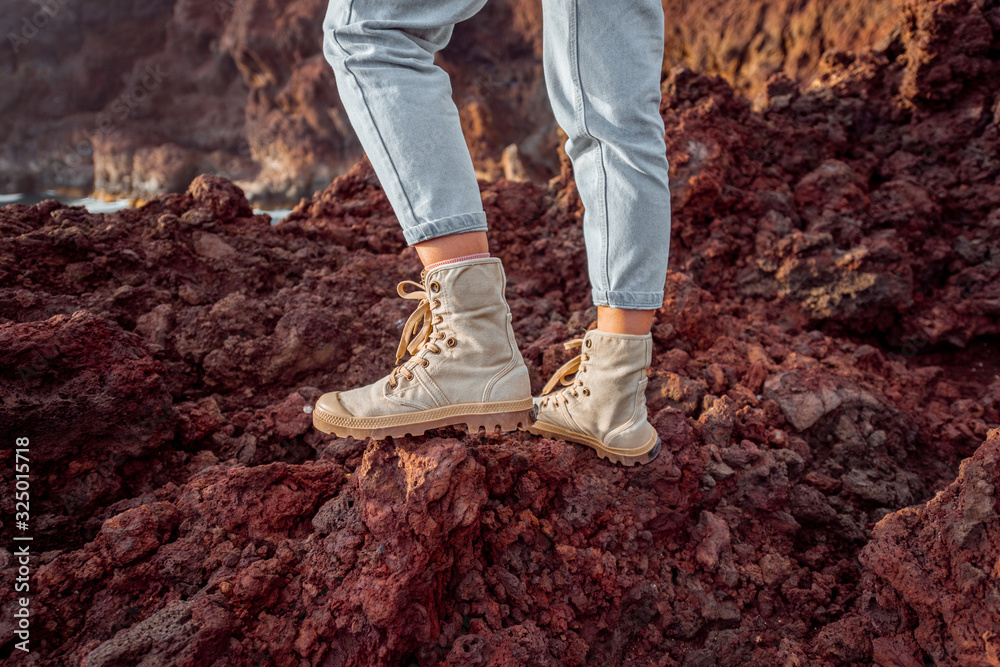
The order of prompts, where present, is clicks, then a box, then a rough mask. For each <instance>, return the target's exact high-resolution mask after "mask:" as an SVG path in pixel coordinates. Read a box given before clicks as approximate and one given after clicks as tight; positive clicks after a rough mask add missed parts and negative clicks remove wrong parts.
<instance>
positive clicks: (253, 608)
mask: <svg viewBox="0 0 1000 667" xmlns="http://www.w3.org/2000/svg"><path fill="white" fill-rule="evenodd" d="M910 7H911V8H913V7H916V8H917V9H915V10H914V14H913V16H912V18H913V20H912V22H910V23H909V24H907V27H906V29H905V30H900V31H899V32H898V33H897V34H895V35H894V36H892V37H891V38H888V39H887V40H886V41H885V43H884V44H883V45H882V47H881V48H879V49H869V50H865V51H860V52H854V53H846V52H841V53H833V54H830V55H829V56H828V57H826V58H823V59H821V60H820V61H819V62H818V64H817V68H818V69H817V72H818V75H819V79H818V80H817V83H816V84H815V85H814V86H813V87H812V88H811V89H810V90H809V91H806V92H802V91H800V89H799V86H798V84H797V82H795V81H794V80H792V79H791V78H788V77H786V76H782V75H777V76H773V77H771V78H769V79H768V81H767V82H766V84H765V85H763V87H762V88H761V90H762V93H761V95H760V97H759V99H757V101H756V103H751V102H750V101H748V100H747V99H746V98H745V97H743V96H741V95H739V94H737V93H736V92H735V91H734V90H733V88H732V87H731V86H730V85H729V84H728V83H727V82H725V81H724V80H722V79H720V78H713V77H710V76H707V75H705V74H699V73H696V72H694V71H691V70H688V69H683V68H678V69H674V70H671V72H670V73H669V75H668V76H667V77H666V78H665V80H664V84H663V92H664V97H663V105H662V113H663V117H664V120H665V123H666V127H667V139H668V152H669V158H670V161H671V178H672V188H673V195H674V197H673V220H672V221H673V236H672V245H671V258H670V262H671V272H670V274H669V276H668V279H667V285H666V298H665V300H664V306H663V309H662V311H661V313H660V315H659V317H658V320H657V324H656V326H655V329H654V337H655V340H656V347H655V351H654V358H653V368H652V370H651V378H650V384H649V389H648V395H647V400H648V404H649V406H650V411H651V415H652V420H653V423H654V425H655V426H656V428H657V429H658V431H659V433H660V436H661V437H662V439H663V442H664V448H663V452H662V454H661V455H660V457H659V458H658V459H657V460H656V461H655V462H654V463H652V464H650V465H648V466H644V467H640V468H632V469H622V468H615V467H611V466H609V465H607V464H606V463H605V462H600V461H598V460H597V459H596V458H595V457H593V456H592V455H591V453H590V452H589V451H588V450H585V449H584V448H580V447H577V446H574V445H568V444H564V443H561V442H558V441H552V440H546V439H541V438H538V437H535V436H531V435H529V434H524V433H515V434H508V435H499V434H467V433H465V432H464V431H463V430H461V429H446V430H440V431H436V432H432V433H429V434H427V435H426V436H424V437H420V438H409V439H399V440H395V441H386V442H383V443H381V444H368V443H365V442H357V441H354V440H352V439H336V438H333V437H331V436H325V435H323V434H320V433H318V432H316V431H315V430H314V429H313V428H312V427H311V417H310V415H309V413H308V409H309V406H310V405H311V403H312V402H313V401H314V400H315V399H316V398H317V397H318V396H319V394H320V393H322V392H323V391H327V390H330V389H334V388H341V387H349V386H355V385H357V384H359V383H363V382H369V381H372V380H374V379H376V378H378V377H380V376H382V375H383V374H384V373H385V372H386V371H387V370H388V369H389V368H390V367H391V364H392V358H393V351H394V350H395V346H396V344H397V342H398V336H399V327H401V325H402V320H403V319H404V318H405V317H406V316H407V315H408V313H409V311H410V305H407V303H406V302H405V301H403V300H401V299H398V298H397V297H396V295H395V284H396V282H398V281H400V280H403V279H413V278H414V277H415V275H416V274H417V272H418V271H419V263H418V262H417V259H416V257H415V255H414V253H413V252H412V251H411V250H409V249H407V248H405V246H404V245H403V242H402V238H401V235H400V234H399V231H398V226H397V224H396V221H395V219H394V217H393V215H392V212H391V209H390V208H389V205H388V203H387V202H386V200H385V198H384V196H383V194H382V191H381V189H380V187H379V185H378V182H377V179H376V178H375V177H374V174H373V173H372V171H371V169H370V167H369V166H368V165H367V163H365V162H361V163H358V164H357V165H355V166H354V168H353V169H351V170H350V172H348V173H347V174H345V175H343V176H341V177H340V178H338V179H337V180H336V181H334V183H333V184H332V185H331V186H330V187H329V188H326V189H325V190H323V191H321V192H317V193H316V194H315V195H313V196H312V197H310V198H308V199H307V200H305V201H304V202H303V203H302V204H300V205H299V206H298V207H297V208H296V210H295V212H294V213H293V214H292V215H291V216H289V217H288V218H287V219H286V220H284V221H282V222H281V223H280V224H277V225H274V226H272V225H271V224H270V220H269V219H268V217H267V216H262V215H258V216H254V215H253V213H252V210H251V208H250V206H249V204H248V203H247V200H246V199H245V197H244V193H243V192H241V191H240V190H239V189H238V188H237V187H235V186H234V185H232V184H231V183H230V182H228V181H226V180H225V179H221V178H217V177H205V176H202V177H199V178H197V179H195V180H194V182H193V183H191V185H190V187H188V188H187V191H186V192H185V193H184V194H168V195H162V196H158V197H156V198H154V199H153V200H151V201H150V202H149V203H147V204H146V205H145V206H143V207H142V208H139V209H135V210H127V211H122V212H119V213H114V214H107V215H99V214H90V213H88V212H86V211H85V210H84V209H82V208H68V207H64V206H61V205H59V204H58V203H56V202H53V201H48V202H43V203H41V204H38V205H37V206H33V207H26V206H7V207H5V208H2V209H0V377H2V382H0V424H2V425H3V431H4V432H5V433H10V434H11V435H12V436H18V437H22V436H23V437H30V439H31V465H32V472H33V481H32V505H31V510H32V522H33V523H32V532H33V534H34V535H35V542H34V543H33V545H34V547H35V549H36V552H37V554H38V557H37V559H36V560H35V561H34V562H33V567H34V570H33V577H32V580H31V583H32V590H33V591H34V597H33V601H32V604H33V609H34V610H35V612H36V614H37V615H36V616H35V618H34V622H33V630H34V634H33V636H32V641H33V646H34V648H35V651H34V652H33V653H32V654H31V655H30V656H27V657H25V656H21V655H19V654H17V652H15V651H14V650H13V642H12V641H11V642H9V643H7V644H6V645H4V646H3V647H2V649H0V660H3V661H4V664H11V665H13V664H18V665H20V664H37V665H42V664H45V665H49V664H65V665H86V666H87V667H95V666H97V665H123V664H140V662H142V661H143V660H145V661H146V662H145V663H142V664H158V665H161V664H162V665H192V666H193V665H217V666H221V665H258V664H274V665H306V664H308V665H329V666H334V665H396V664H402V665H420V666H421V667H424V666H427V665H455V666H457V665H490V666H500V665H590V664H609V665H686V666H695V665H743V664H749V663H754V664H760V665H781V666H786V667H789V666H795V665H830V666H833V665H851V664H868V663H875V664H879V665H893V666H897V665H899V666H909V665H914V666H921V665H926V664H934V665H955V666H958V665H962V666H966V665H970V666H984V667H985V666H987V665H998V664H1000V537H998V536H1000V506H998V498H1000V430H998V427H1000V353H998V348H997V342H998V339H1000V320H998V315H1000V279H998V278H1000V256H998V254H997V253H998V251H997V247H998V245H997V240H998V238H1000V231H998V227H1000V161H998V159H997V155H998V154H1000V106H998V105H1000V101H998V98H997V85H996V81H998V80H1000V78H998V74H1000V71H998V70H1000V65H998V63H1000V7H998V4H997V2H995V1H974V0H950V1H948V2H939V3H922V4H921V5H919V6H917V5H911V6H910ZM482 188H483V201H484V205H485V207H486V211H487V215H488V218H489V220H490V224H491V227H492V229H493V232H492V246H493V248H494V250H495V252H496V254H498V255H499V256H500V257H502V258H503V260H504V263H505V266H506V268H507V272H508V278H509V285H508V300H509V302H510V304H511V308H512V310H513V312H514V325H515V332H516V334H517V336H518V338H519V341H520V343H521V346H522V350H523V352H524V356H525V359H526V362H527V363H528V365H529V368H530V370H531V373H532V380H533V387H534V389H535V390H536V391H537V390H538V389H540V387H541V385H542V383H543V382H544V381H545V379H547V378H548V376H549V374H551V373H552V372H553V371H554V370H555V369H556V368H557V367H558V366H559V365H560V364H561V363H562V362H563V361H565V359H566V355H565V351H564V350H563V348H562V345H561V343H562V341H564V340H566V339H568V338H570V337H574V336H576V335H579V334H580V333H581V332H582V331H583V330H584V329H585V328H586V327H587V326H588V325H589V324H590V322H591V321H592V319H593V317H594V311H593V309H592V308H591V307H590V305H589V303H588V297H589V290H588V289H587V286H586V276H585V273H584V262H583V257H584V248H583V242H582V233H581V231H580V228H579V220H580V214H581V206H580V202H579V198H578V197H577V194H576V190H575V185H574V183H573V180H572V177H571V174H570V173H569V171H568V169H567V167H566V164H565V161H563V163H562V170H561V172H560V173H559V175H558V176H557V177H555V178H553V179H552V180H551V181H549V182H548V183H547V184H546V185H539V184H536V183H533V182H531V181H525V182H514V181H509V180H504V179H499V180H494V181H492V182H485V181H484V182H483V184H482ZM411 305H412V304H411ZM11 441H12V439H11V438H10V437H8V438H7V441H6V442H7V445H6V446H5V448H4V449H3V450H0V455H2V456H3V457H4V460H5V465H4V466H3V473H2V476H3V479H2V482H0V484H2V486H0V488H2V489H4V491H3V494H2V495H0V504H2V509H3V513H4V514H3V515H4V517H10V516H12V515H13V511H14V499H13V497H12V494H11V493H10V492H9V491H8V489H11V488H13V478H12V472H11V471H12V463H13V450H12V448H11V446H10V443H11ZM12 532H13V531H12V526H11V524H10V523H9V521H8V520H7V519H6V518H5V519H4V534H5V535H8V536H9V535H10V534H11V533H12ZM11 543H12V542H11V541H10V540H9V539H7V540H6V544H11ZM0 566H2V568H3V569H4V578H5V580H13V578H14V576H15V573H16V561H15V559H14V558H13V557H12V556H11V554H10V551H9V550H7V551H0ZM12 598H13V592H12V591H11V590H10V589H9V588H8V589H4V590H0V604H2V607H3V609H4V613H3V614H2V621H0V624H2V630H3V635H2V636H4V637H5V638H6V637H11V636H12V625H11V623H12V621H11V619H12V609H13V604H14V601H13V599H12Z"/></svg>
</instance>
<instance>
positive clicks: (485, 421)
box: [466, 408, 535, 433]
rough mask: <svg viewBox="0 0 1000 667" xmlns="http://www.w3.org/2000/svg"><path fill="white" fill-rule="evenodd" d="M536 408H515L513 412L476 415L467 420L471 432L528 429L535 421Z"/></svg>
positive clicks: (505, 431) (502, 431)
mask: <svg viewBox="0 0 1000 667" xmlns="http://www.w3.org/2000/svg"><path fill="white" fill-rule="evenodd" d="M534 413H535V409H534V408H531V409H530V410H515V411H513V412H496V413H494V414H491V415H476V416H475V418H472V419H470V420H469V421H468V422H466V428H468V429H469V433H478V432H479V431H481V430H485V431H486V432H487V433H492V432H494V431H496V430H497V429H500V432H501V433H509V432H511V431H517V430H519V429H527V428H528V427H530V426H531V425H532V424H533V423H534V422H535V416H534Z"/></svg>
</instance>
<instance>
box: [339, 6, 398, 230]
mask: <svg viewBox="0 0 1000 667" xmlns="http://www.w3.org/2000/svg"><path fill="white" fill-rule="evenodd" d="M353 14H354V0H351V2H350V4H349V5H348V6H347V21H346V24H350V22H351V16H353ZM339 31H340V27H339V26H338V27H336V28H334V29H333V30H331V31H330V33H331V36H332V37H333V41H334V42H336V44H337V46H338V47H339V48H340V50H341V51H342V52H343V53H345V54H346V56H345V57H344V70H345V71H346V72H347V73H348V74H350V75H351V80H353V81H354V86H355V88H357V89H358V94H359V95H360V97H361V100H362V101H363V102H364V105H365V113H367V114H368V120H369V121H370V122H371V124H372V127H373V128H375V135H376V136H377V137H378V141H379V144H380V145H381V148H382V152H383V153H384V154H385V159H386V161H387V162H388V163H389V166H390V167H392V175H393V177H394V178H395V179H396V185H397V186H398V187H399V191H400V192H401V193H402V195H403V199H404V200H405V201H406V206H407V209H408V211H407V213H408V214H409V217H410V220H412V221H413V222H414V223H416V222H417V216H416V214H415V213H414V212H413V203H412V202H410V195H409V194H407V192H406V188H404V187H403V179H402V178H401V177H400V175H399V170H398V169H397V168H396V165H395V163H394V162H393V161H392V154H390V153H389V149H388V148H386V145H385V138H384V137H383V136H382V132H381V131H380V130H379V128H378V124H377V123H376V122H375V115H374V114H373V113H372V110H371V106H370V105H369V104H368V97H367V96H366V95H365V89H364V87H362V85H361V83H360V82H359V81H358V77H357V75H355V74H354V72H353V71H352V70H351V68H350V66H349V65H348V59H349V58H350V56H351V55H352V54H351V52H350V51H348V50H347V49H346V48H345V47H344V45H343V44H341V42H340V40H339V39H338V38H337V32H339Z"/></svg>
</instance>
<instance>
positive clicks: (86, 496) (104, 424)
mask: <svg viewBox="0 0 1000 667" xmlns="http://www.w3.org/2000/svg"><path fill="white" fill-rule="evenodd" d="M163 373H164V367H163V364H162V363H161V362H159V361H156V360H155V359H154V358H153V354H152V351H151V350H150V349H149V347H148V345H147V343H146V341H145V340H144V339H143V338H142V337H141V336H138V335H136V334H134V333H130V332H126V331H122V329H121V327H120V326H119V325H118V324H117V323H115V322H113V321H109V320H107V319H105V318H102V317H98V316H97V315H94V314H93V313H91V312H88V311H86V310H80V311H77V312H75V313H74V314H73V315H72V316H67V315H55V316H53V317H51V318H50V319H48V320H44V321H38V322H27V323H23V324H19V323H13V322H11V323H7V324H2V325H0V375H2V377H3V383H2V388H0V424H3V425H4V432H5V433H8V434H9V438H8V440H9V442H8V446H7V447H6V448H5V450H4V457H5V459H6V460H7V461H8V463H9V465H7V466H5V472H4V477H5V479H4V482H5V483H6V484H7V485H8V488H13V485H14V470H15V468H14V463H15V457H14V450H13V439H14V438H28V439H29V445H28V454H27V461H26V462H28V463H29V469H30V473H31V475H32V478H33V479H35V480H39V482H40V483H36V484H33V485H32V490H31V503H30V505H31V508H32V515H31V516H32V519H33V522H32V527H31V528H32V534H33V535H34V537H35V538H36V540H38V543H39V544H41V545H44V546H54V545H55V544H56V543H62V544H71V543H73V542H74V541H75V540H79V539H80V538H81V537H83V534H82V533H81V532H80V529H81V528H82V525H81V524H82V522H83V521H84V520H86V519H88V518H89V517H90V516H91V515H92V514H93V513H94V512H95V510H96V509H97V508H98V507H101V506H104V505H107V504H109V503H110V502H113V501H115V500H118V499H119V498H127V497H131V496H133V495H136V494H137V493H141V492H142V491H143V490H144V489H143V481H144V480H143V479H142V478H144V477H145V476H146V475H145V474H137V472H138V469H139V468H145V467H147V465H148V464H144V463H139V461H140V460H141V459H143V458H144V457H146V456H149V455H150V454H153V453H154V452H157V451H160V450H161V449H162V448H163V447H164V445H165V444H166V443H167V442H169V441H170V440H171V439H172V438H173V436H174V429H175V424H176V421H177V413H176V410H175V409H174V406H173V401H172V400H171V397H170V394H169V393H168V392H167V388H166V385H165V383H164V381H163ZM21 462H25V460H24V459H21ZM43 480H44V481H43ZM3 503H4V507H5V509H7V510H9V511H10V512H13V511H14V498H13V496H12V495H5V497H4V501H3Z"/></svg>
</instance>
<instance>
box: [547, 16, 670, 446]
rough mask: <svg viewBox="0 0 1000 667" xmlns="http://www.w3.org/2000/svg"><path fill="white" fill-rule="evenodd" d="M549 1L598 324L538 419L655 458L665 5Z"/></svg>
mask: <svg viewBox="0 0 1000 667" xmlns="http://www.w3.org/2000/svg"><path fill="white" fill-rule="evenodd" d="M542 8H543V29H542V30H543V44H544V51H545V56H544V68H545V82H546V85H547V86H548V92H549V99H550V101H551V102H552V108H553V111H554V113H555V116H556V120H557V121H558V123H559V125H560V126H561V127H562V128H563V130H565V131H566V134H567V135H568V140H567V141H566V153H567V155H568V156H569V157H570V160H571V161H572V164H573V173H574V175H575V177H576V182H577V187H578V189H579V192H580V197H581V199H582V200H583V205H584V217H583V230H584V240H585V242H586V245H587V268H588V273H589V276H590V282H591V290H592V293H591V296H592V299H593V302H594V304H595V305H597V306H598V323H597V327H598V328H597V329H596V330H593V331H588V332H587V334H586V335H585V336H584V338H583V339H580V340H578V341H572V342H571V343H570V344H568V346H570V347H576V346H580V347H581V348H582V349H581V354H580V356H579V357H577V358H575V359H573V360H572V361H570V362H569V363H567V364H566V365H565V366H564V367H563V368H561V369H560V370H559V371H558V372H557V373H556V375H555V376H554V377H553V378H552V379H551V380H550V381H549V383H548V384H547V385H546V387H545V389H543V391H542V393H543V394H544V395H543V396H542V397H540V398H539V399H537V400H536V407H537V409H538V417H537V421H536V422H535V424H534V425H533V427H532V428H531V429H530V430H531V431H532V432H534V433H538V434H541V435H546V436H549V437H557V438H562V439H565V440H570V441H573V442H579V443H582V444H586V445H588V446H590V447H592V448H593V449H594V450H595V451H597V453H598V455H600V456H602V457H604V458H608V459H609V460H612V461H617V462H621V463H624V464H626V465H633V464H636V463H647V462H649V461H651V460H652V459H653V458H654V457H655V456H656V454H657V453H658V452H659V444H660V441H659V437H658V436H657V434H656V431H655V429H654V428H653V427H652V425H651V424H650V423H649V420H648V418H647V414H646V403H645V388H646V370H647V369H648V368H649V364H650V360H651V354H652V352H651V351H652V336H651V335H650V333H649V332H650V328H651V326H652V322H653V314H654V313H655V310H656V309H658V308H660V307H661V306H662V304H663V286H664V282H665V280H666V273H667V257H668V254H669V248H670V191H669V188H668V180H667V179H668V167H669V165H668V164H667V158H666V145H665V142H664V136H663V135H664V126H663V120H662V118H661V117H660V114H659V105H660V69H661V65H662V60H663V9H662V6H661V4H660V0H631V1H630V2H626V3H609V2H602V1H601V0H543V2H542ZM571 376H572V377H571ZM557 389H558V391H556V390H557Z"/></svg>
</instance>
